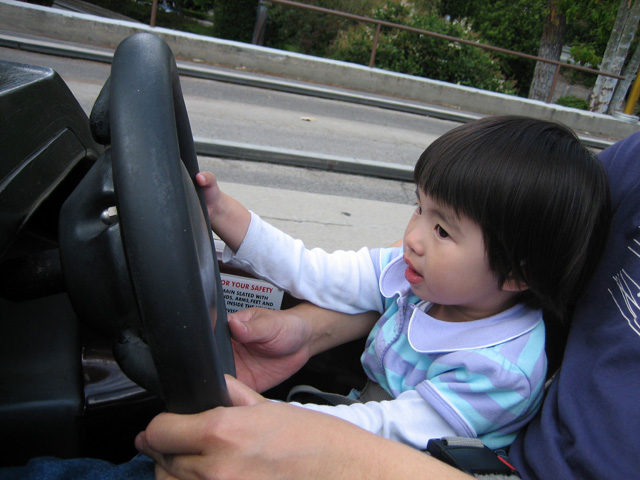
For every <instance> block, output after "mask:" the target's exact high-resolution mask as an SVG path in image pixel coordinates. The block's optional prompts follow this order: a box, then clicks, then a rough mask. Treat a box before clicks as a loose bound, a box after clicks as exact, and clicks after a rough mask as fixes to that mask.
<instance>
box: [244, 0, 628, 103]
mask: <svg viewBox="0 0 640 480" xmlns="http://www.w3.org/2000/svg"><path fill="white" fill-rule="evenodd" d="M271 3H275V4H278V5H284V6H287V7H294V8H300V9H303V10H310V11H314V12H318V13H325V14H328V15H335V16H338V17H342V18H347V19H350V20H355V21H357V22H363V23H370V24H373V25H375V26H376V33H375V35H374V38H373V44H372V47H371V57H370V59H369V67H371V68H373V66H374V64H375V59H376V50H377V48H378V41H379V38H380V32H381V30H382V27H386V28H395V29H399V30H406V31H408V32H413V33H416V34H419V35H426V36H429V37H434V38H439V39H442V40H447V41H449V42H457V43H461V44H463V45H470V46H472V47H477V48H482V49H485V50H490V51H493V52H498V53H502V54H505V55H513V56H516V57H521V58H526V59H528V60H534V61H536V62H544V63H548V64H551V65H555V66H556V68H555V72H554V75H553V81H552V83H551V90H550V92H549V95H548V97H547V100H546V102H547V103H551V100H552V99H553V92H554V90H555V87H556V83H557V81H558V77H559V75H560V69H561V68H570V69H573V70H579V71H581V72H586V73H592V74H595V75H603V76H606V77H611V78H617V79H618V80H624V78H625V77H624V76H621V75H614V74H612V73H607V72H602V71H600V70H595V69H593V68H587V67H582V66H580V65H572V64H570V63H566V62H560V61H558V60H551V59H548V58H543V57H538V56H536V55H529V54H527V53H522V52H517V51H515V50H508V49H506V48H501V47H496V46H493V45H488V44H485V43H477V42H473V41H471V40H465V39H463V38H458V37H451V36H449V35H444V34H441V33H436V32H431V31H429V30H422V29H420V28H415V27H409V26H407V25H402V24H399V23H393V22H387V21H385V20H378V19H375V18H371V17H363V16H361V15H354V14H352V13H347V12H341V11H339V10H331V9H329V8H324V7H318V6H316V5H307V4H304V3H298V2H293V1H291V0H260V9H259V11H258V18H257V20H256V28H255V30H254V35H253V43H258V44H259V43H260V42H261V39H262V38H263V36H264V25H265V23H266V7H267V5H268V4H271Z"/></svg>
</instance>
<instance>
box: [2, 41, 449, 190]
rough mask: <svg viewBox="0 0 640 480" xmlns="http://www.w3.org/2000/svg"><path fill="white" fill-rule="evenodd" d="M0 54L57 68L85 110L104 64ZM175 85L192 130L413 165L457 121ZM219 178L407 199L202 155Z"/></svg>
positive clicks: (223, 87) (360, 182)
mask: <svg viewBox="0 0 640 480" xmlns="http://www.w3.org/2000/svg"><path fill="white" fill-rule="evenodd" d="M0 59H3V60H9V61H15V62H21V63H29V64H34V65H40V66H46V67H50V68H53V69H54V70H56V71H57V72H58V73H59V74H60V76H61V77H62V78H63V80H64V81H65V82H66V83H67V85H68V86H69V88H70V89H71V91H72V92H73V93H74V95H75V96H76V98H77V99H78V101H79V103H80V104H81V106H82V107H83V108H84V109H85V111H86V112H87V113H88V112H89V111H90V109H91V107H92V105H93V102H94V100H95V98H96V97H97V95H98V93H99V91H100V89H101V87H102V85H103V84H104V81H105V80H106V78H107V77H108V75H109V68H110V65H109V64H105V63H99V62H93V61H86V60H78V59H70V58H64V57H58V56H53V55H45V54H40V53H32V52H26V51H22V50H16V49H10V48H0ZM181 85H182V90H183V94H184V97H185V102H186V105H187V110H188V113H189V117H190V121H191V125H192V130H193V133H194V136H196V137H204V138H209V139H215V140H223V141H233V142H243V143H249V144H256V145H262V146H266V147H276V148H283V149H292V150H297V151H306V152H318V153H321V154H325V155H337V156H343V157H352V158H356V159H364V160H374V161H381V162H389V163H396V164H400V165H405V166H412V165H413V164H414V163H415V161H416V160H417V158H418V156H419V155H420V153H421V152H422V151H423V150H424V148H425V147H426V146H427V145H428V144H429V143H430V142H431V141H433V140H434V139H435V138H437V137H438V136H440V135H441V134H443V133H444V132H446V131H447V130H449V129H451V128H453V127H455V126H456V125H457V124H456V123H455V122H452V121H448V120H440V119H435V118H430V117H425V116H422V115H414V114H410V113H403V112H396V111H391V110H386V109H380V108H377V107H370V106H363V105H356V104H352V103H346V102H341V101H336V100H326V99H319V98H313V97H307V96H303V95H296V94H290V93H284V92H277V91H272V90H266V89H261V88H255V87H247V86H240V85H234V84H230V83H223V82H217V81H211V80H204V79H198V78H190V77H182V78H181ZM200 164H201V168H202V169H212V170H213V171H214V172H216V174H217V175H218V177H219V178H221V179H222V180H223V181H230V182H235V183H245V184H254V185H262V186H272V187H277V188H288V189H294V190H302V191H310V192H316V193H328V194H335V195H342V196H351V197H357V198H368V199H373V200H382V201H390V202H395V203H412V202H413V201H414V196H415V194H414V187H413V185H412V184H410V183H407V182H398V181H392V180H383V179H376V178H366V177H361V176H356V175H344V174H337V173H332V172H324V171H313V170H309V169H302V168H294V167H284V166H279V165H272V164H263V163H256V162H244V161H238V160H229V159H226V160H223V159H216V158H210V157H201V158H200Z"/></svg>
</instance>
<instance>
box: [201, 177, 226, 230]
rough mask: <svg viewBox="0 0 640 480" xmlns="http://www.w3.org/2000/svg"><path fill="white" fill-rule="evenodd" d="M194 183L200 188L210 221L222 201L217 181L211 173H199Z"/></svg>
mask: <svg viewBox="0 0 640 480" xmlns="http://www.w3.org/2000/svg"><path fill="white" fill-rule="evenodd" d="M196 183H197V184H198V185H200V186H201V187H202V191H203V193H204V199H205V203H206V204H207V211H208V213H209V218H210V219H211V217H213V216H214V215H215V213H216V211H217V210H219V207H220V203H221V202H222V200H223V199H222V191H221V190H220V187H219V186H218V181H217V180H216V177H215V175H214V174H213V173H211V172H200V173H198V174H197V175H196Z"/></svg>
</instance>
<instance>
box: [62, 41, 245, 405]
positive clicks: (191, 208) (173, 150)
mask: <svg viewBox="0 0 640 480" xmlns="http://www.w3.org/2000/svg"><path fill="white" fill-rule="evenodd" d="M91 124H92V131H93V132H94V136H95V137H96V139H97V140H98V141H100V142H101V143H103V144H110V145H111V148H108V149H107V150H106V152H105V154H104V155H103V156H102V157H101V158H100V159H99V160H98V161H97V162H96V164H95V165H94V166H93V167H92V168H91V170H90V171H89V172H88V173H87V175H85V177H84V178H83V179H82V181H81V182H80V184H79V185H78V187H76V189H75V190H74V192H73V193H72V195H71V196H70V197H69V198H68V199H67V201H66V202H65V204H64V206H63V208H62V211H61V214H60V233H59V234H60V251H61V259H62V267H63V272H64V276H65V282H66V284H67V291H68V293H69V296H70V298H71V301H72V304H73V305H74V308H75V310H76V312H77V313H78V316H79V317H80V318H81V319H82V320H83V321H85V322H86V323H88V324H90V325H91V327H92V328H95V329H97V330H100V331H102V332H103V333H104V334H105V335H108V336H109V337H110V338H111V339H112V341H113V350H114V354H115V357H116V360H117V361H118V363H119V364H120V366H121V368H122V370H123V371H124V372H125V373H126V374H127V375H128V376H129V377H130V378H131V379H132V380H133V381H135V382H136V383H138V384H140V385H141V386H143V387H144V388H146V389H147V390H150V391H152V392H153V393H155V394H157V395H158V396H160V397H161V398H162V399H163V400H164V401H165V404H166V406H167V409H168V410H169V411H172V412H176V413H195V412H200V411H203V410H206V409H209V408H213V407H216V406H220V405H229V404H230V401H229V396H228V392H227V389H226V385H225V381H224V375H223V374H224V373H229V374H232V375H233V374H234V373H235V372H234V365H233V354H232V349H231V341H230V338H229V332H228V326H227V319H226V310H225V306H224V294H223V292H222V287H221V282H220V274H219V271H218V265H217V257H216V252H215V246H214V243H213V237H212V233H211V228H210V225H209V219H208V215H207V210H206V205H205V203H204V198H203V196H202V192H201V191H200V189H199V187H197V186H196V185H195V183H194V182H195V178H194V177H195V175H196V173H197V172H198V163H197V158H196V153H195V149H194V146H193V138H192V134H191V127H190V125H189V119H188V116H187V112H186V108H185V104H184V99H183V97H182V91H181V88H180V83H179V78H178V72H177V67H176V64H175V60H174V58H173V55H172V53H171V51H170V49H169V47H168V46H167V44H166V43H165V42H164V41H162V40H161V39H159V38H158V37H156V36H155V35H152V34H148V33H140V34H136V35H133V36H131V37H129V38H127V39H126V40H124V41H123V42H122V43H121V44H120V45H119V47H118V48H117V50H116V52H115V55H114V59H113V64H112V69H111V76H110V79H109V80H108V81H107V83H106V84H105V86H104V88H103V90H102V92H101V94H100V96H99V98H98V100H97V101H96V105H95V106H94V109H93V111H92V114H91Z"/></svg>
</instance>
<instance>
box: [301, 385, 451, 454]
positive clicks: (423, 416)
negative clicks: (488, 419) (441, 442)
mask: <svg viewBox="0 0 640 480" xmlns="http://www.w3.org/2000/svg"><path fill="white" fill-rule="evenodd" d="M292 405H296V406H298V407H304V408H307V409H309V410H315V411H317V412H322V413H327V414H329V415H333V416H334V417H338V418H341V419H343V420H346V421H348V422H351V423H353V424H355V425H358V426H359V427H361V428H363V429H365V430H368V431H369V432H372V433H375V434H376V435H380V436H382V437H385V438H389V439H391V440H396V441H399V442H402V443H405V444H407V445H410V446H412V447H414V448H417V449H420V450H424V449H425V448H427V443H428V442H429V439H431V438H440V437H447V436H456V435H458V434H457V433H456V432H455V431H454V430H453V428H451V426H450V425H449V424H448V423H447V422H446V421H445V420H444V419H443V418H442V417H441V416H440V414H438V412H436V411H435V410H434V409H433V408H432V407H431V406H430V405H429V404H428V403H427V402H426V401H425V400H424V398H422V396H421V395H420V394H419V393H418V392H416V391H415V390H409V391H406V392H403V393H401V394H400V395H399V396H398V397H397V398H395V399H394V400H388V401H382V402H367V403H354V404H351V405H338V406H335V407H333V406H329V405H315V404H300V403H296V402H293V403H292Z"/></svg>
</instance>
